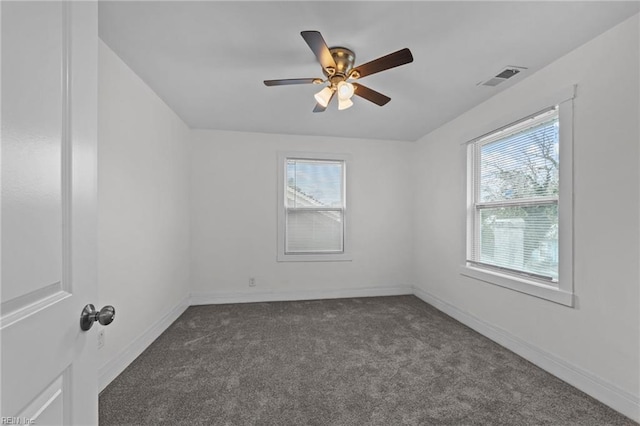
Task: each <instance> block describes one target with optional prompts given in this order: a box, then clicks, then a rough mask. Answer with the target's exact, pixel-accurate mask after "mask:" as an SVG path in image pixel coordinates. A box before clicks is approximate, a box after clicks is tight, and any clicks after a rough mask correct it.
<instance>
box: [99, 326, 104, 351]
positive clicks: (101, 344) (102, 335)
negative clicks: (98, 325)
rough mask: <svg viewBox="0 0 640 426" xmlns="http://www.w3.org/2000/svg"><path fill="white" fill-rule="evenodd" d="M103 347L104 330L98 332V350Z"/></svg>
mask: <svg viewBox="0 0 640 426" xmlns="http://www.w3.org/2000/svg"><path fill="white" fill-rule="evenodd" d="M103 346H104V330H100V331H98V349H101V348H102V347H103Z"/></svg>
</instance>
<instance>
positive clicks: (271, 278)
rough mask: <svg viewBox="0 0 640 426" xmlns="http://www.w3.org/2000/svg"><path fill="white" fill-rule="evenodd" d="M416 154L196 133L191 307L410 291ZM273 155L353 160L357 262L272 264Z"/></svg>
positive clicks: (338, 142) (392, 146)
mask: <svg viewBox="0 0 640 426" xmlns="http://www.w3.org/2000/svg"><path fill="white" fill-rule="evenodd" d="M412 148H414V145H413V144H411V143H407V142H398V141H374V140H359V139H341V138H330V137H310V136H291V135H275V134H259V133H242V132H225V131H212V130H195V131H193V133H192V151H191V153H192V157H191V158H192V163H191V164H192V175H191V179H192V180H191V182H192V198H191V226H192V228H191V252H192V264H191V267H192V276H191V279H192V287H191V288H192V291H193V293H194V294H193V302H194V303H212V302H221V301H249V300H274V299H277V300H284V299H298V298H321V297H338V296H356V295H383V294H406V293H410V292H411V284H412V282H413V279H412V250H413V247H412V234H411V232H412V219H411V218H412V214H413V212H412V208H411V205H412V189H411V185H410V174H409V173H410V171H409V168H408V167H407V164H408V163H409V159H410V153H411V151H412ZM278 151H306V152H330V153H342V154H350V155H352V157H353V159H352V161H351V163H350V164H349V168H350V173H351V176H350V181H348V182H347V185H349V189H348V192H349V193H350V196H351V197H350V199H349V200H347V203H348V205H349V208H350V209H351V214H352V216H351V218H350V219H351V222H350V223H348V226H349V227H350V231H351V242H352V254H353V261H351V262H276V254H277V251H276V250H277V246H276V243H277V239H276V237H277V231H276V228H277V173H276V172H277V152H278ZM249 277H255V278H256V286H255V287H252V288H250V287H249V285H248V282H249Z"/></svg>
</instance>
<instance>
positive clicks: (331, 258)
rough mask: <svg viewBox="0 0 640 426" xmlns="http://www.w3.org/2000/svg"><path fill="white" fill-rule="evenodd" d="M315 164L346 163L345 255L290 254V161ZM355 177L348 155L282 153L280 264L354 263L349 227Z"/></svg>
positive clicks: (344, 171)
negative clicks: (288, 200) (317, 162)
mask: <svg viewBox="0 0 640 426" xmlns="http://www.w3.org/2000/svg"><path fill="white" fill-rule="evenodd" d="M288 159H296V160H313V161H340V162H342V163H343V165H344V166H343V176H342V193H343V197H344V200H343V208H342V211H343V215H342V217H343V220H342V227H343V230H342V231H343V232H342V238H343V244H342V252H341V253H335V252H329V253H287V252H286V232H287V206H286V198H285V193H286V192H285V191H286V187H287V179H286V177H287V160H288ZM350 174H351V156H350V155H348V154H333V153H317V152H296V151H287V152H284V151H282V152H278V256H277V260H278V262H340V261H351V260H352V257H351V251H350V248H351V247H350V241H349V240H350V238H349V234H350V232H349V228H350V227H349V223H350V220H349V218H350V209H349V208H348V207H347V203H348V201H349V186H350V185H349V184H348V183H349V181H350V179H349V176H350Z"/></svg>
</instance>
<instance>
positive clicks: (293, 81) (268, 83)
mask: <svg viewBox="0 0 640 426" xmlns="http://www.w3.org/2000/svg"><path fill="white" fill-rule="evenodd" d="M316 80H319V81H322V80H321V79H319V78H289V79H284V80H265V81H264V85H265V86H286V85H289V84H311V83H313V82H314V81H316Z"/></svg>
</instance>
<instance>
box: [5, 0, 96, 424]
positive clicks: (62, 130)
mask: <svg viewBox="0 0 640 426" xmlns="http://www.w3.org/2000/svg"><path fill="white" fill-rule="evenodd" d="M0 13H1V23H2V26H1V30H2V31H1V35H2V39H1V43H2V44H1V45H2V50H1V53H2V55H1V59H2V64H1V69H2V76H1V77H2V78H1V81H2V86H1V95H2V110H1V112H2V116H1V117H0V118H1V120H2V152H1V155H2V163H1V164H2V165H1V168H2V209H1V222H2V227H1V237H2V238H1V239H2V248H1V250H2V251H1V257H2V274H1V277H2V286H1V293H0V299H1V305H0V344H1V355H2V358H1V363H2V364H1V370H0V371H1V382H2V384H1V387H0V392H1V395H0V403H1V406H0V409H1V413H0V415H1V416H2V417H3V418H2V422H3V424H36V425H48V424H78V425H85V424H97V422H98V416H97V413H98V388H97V368H96V364H95V358H96V351H97V343H96V342H97V336H96V333H97V331H98V329H99V328H100V326H96V327H93V328H92V329H91V330H89V331H88V332H85V331H81V330H80V313H81V311H82V308H83V307H84V306H85V305H86V304H88V303H95V302H96V299H97V286H96V282H97V276H96V274H97V272H96V271H97V266H96V264H97V262H96V235H97V230H96V223H97V221H96V219H97V217H96V216H97V192H96V188H97V187H96V149H97V146H96V144H97V134H96V132H97V124H96V122H97V63H98V58H97V48H98V38H97V37H98V35H97V28H98V27H97V4H96V3H95V2H68V3H67V2H65V3H62V2H7V1H2V2H1V3H0Z"/></svg>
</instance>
